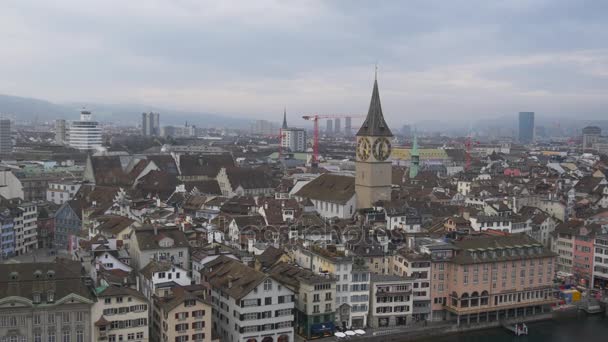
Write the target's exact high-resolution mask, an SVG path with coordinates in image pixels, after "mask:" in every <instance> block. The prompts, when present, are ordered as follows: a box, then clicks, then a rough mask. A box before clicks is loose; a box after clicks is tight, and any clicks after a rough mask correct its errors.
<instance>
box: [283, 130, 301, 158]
mask: <svg viewBox="0 0 608 342" xmlns="http://www.w3.org/2000/svg"><path fill="white" fill-rule="evenodd" d="M282 134H283V138H282V143H281V147H283V148H285V149H287V151H289V152H306V131H305V130H303V129H301V128H291V127H290V128H286V129H283V131H282Z"/></svg>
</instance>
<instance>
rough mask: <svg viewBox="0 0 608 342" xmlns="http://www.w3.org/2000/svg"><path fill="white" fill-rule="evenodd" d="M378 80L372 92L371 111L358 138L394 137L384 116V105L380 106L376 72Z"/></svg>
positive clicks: (358, 133) (375, 81)
mask: <svg viewBox="0 0 608 342" xmlns="http://www.w3.org/2000/svg"><path fill="white" fill-rule="evenodd" d="M375 77H376V79H375V80H374V90H373V91H372V100H371V102H370V104H369V111H368V112H367V117H366V118H365V121H364V122H363V125H362V126H361V128H360V129H359V132H357V136H372V137H392V136H393V133H391V130H390V129H389V128H388V125H387V124H386V121H384V115H383V114H382V105H381V104H380V91H378V79H377V71H376V76H375Z"/></svg>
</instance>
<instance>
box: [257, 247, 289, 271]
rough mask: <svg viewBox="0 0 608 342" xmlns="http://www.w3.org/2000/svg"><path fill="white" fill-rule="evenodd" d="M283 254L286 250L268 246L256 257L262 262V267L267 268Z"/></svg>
mask: <svg viewBox="0 0 608 342" xmlns="http://www.w3.org/2000/svg"><path fill="white" fill-rule="evenodd" d="M283 254H286V253H285V251H284V250H282V249H278V248H276V247H273V246H268V247H267V248H266V249H265V250H264V252H263V253H262V254H260V255H258V256H257V257H256V259H257V260H258V261H259V262H260V264H261V265H262V268H267V267H270V266H272V265H273V264H274V263H276V262H277V261H279V259H280V258H281V256H282V255H283Z"/></svg>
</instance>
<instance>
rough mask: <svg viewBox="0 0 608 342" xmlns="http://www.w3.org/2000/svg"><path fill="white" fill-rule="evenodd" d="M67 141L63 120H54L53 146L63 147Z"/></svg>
mask: <svg viewBox="0 0 608 342" xmlns="http://www.w3.org/2000/svg"><path fill="white" fill-rule="evenodd" d="M67 141H68V140H67V130H66V123H65V120H63V119H58V120H55V144H57V145H64V144H65V143H66V142H67Z"/></svg>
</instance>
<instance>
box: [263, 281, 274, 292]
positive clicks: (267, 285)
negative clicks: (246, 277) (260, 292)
mask: <svg viewBox="0 0 608 342" xmlns="http://www.w3.org/2000/svg"><path fill="white" fill-rule="evenodd" d="M264 291H272V281H271V280H270V279H266V280H264Z"/></svg>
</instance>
